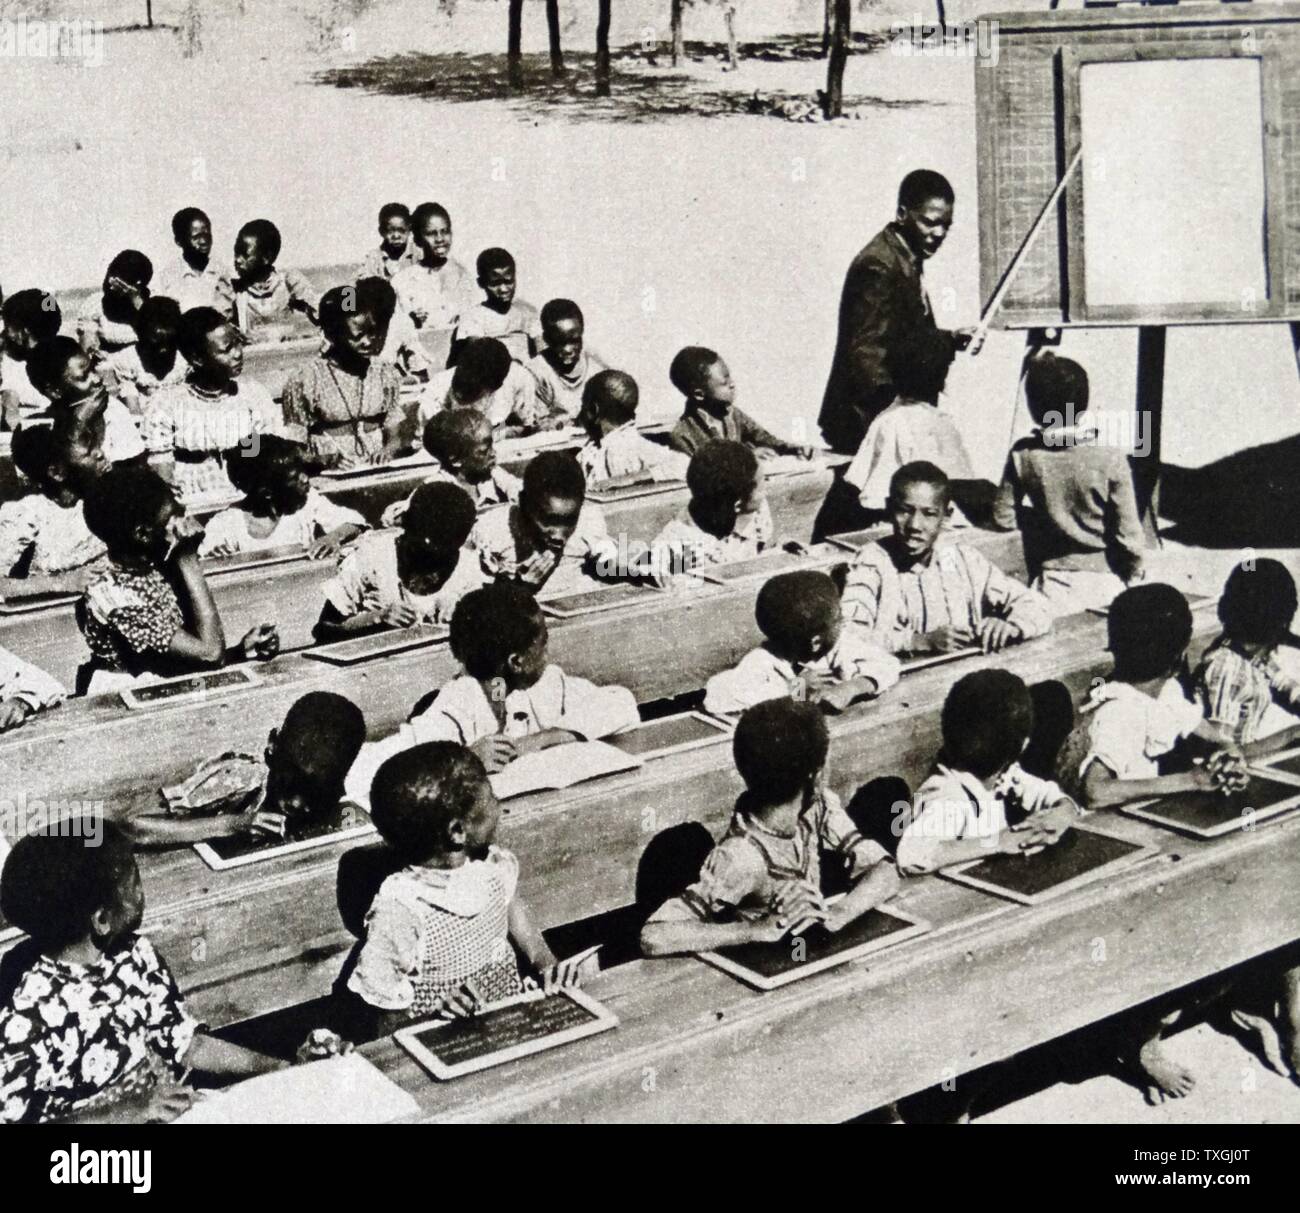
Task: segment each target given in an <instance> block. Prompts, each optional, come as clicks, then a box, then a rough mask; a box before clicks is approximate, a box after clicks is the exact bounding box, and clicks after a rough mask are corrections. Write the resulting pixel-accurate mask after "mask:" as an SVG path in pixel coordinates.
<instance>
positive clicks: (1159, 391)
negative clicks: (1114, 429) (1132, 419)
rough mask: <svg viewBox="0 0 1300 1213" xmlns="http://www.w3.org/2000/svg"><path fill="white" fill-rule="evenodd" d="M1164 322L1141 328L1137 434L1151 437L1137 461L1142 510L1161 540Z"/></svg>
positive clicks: (1148, 530) (1153, 538) (1149, 528)
mask: <svg viewBox="0 0 1300 1213" xmlns="http://www.w3.org/2000/svg"><path fill="white" fill-rule="evenodd" d="M1166 332H1167V330H1166V329H1165V326H1164V325H1163V324H1151V325H1143V326H1142V327H1141V328H1139V329H1138V355H1137V395H1136V408H1137V416H1136V421H1137V434H1138V437H1139V438H1141V437H1142V436H1143V435H1144V434H1145V435H1146V437H1147V444H1146V451H1145V454H1144V455H1142V456H1141V457H1140V458H1138V459H1135V460H1134V461H1133V473H1134V476H1133V479H1134V487H1135V488H1136V490H1137V503H1138V512H1139V513H1140V514H1141V515H1142V525H1143V527H1144V528H1145V530H1146V533H1147V538H1148V539H1149V540H1151V541H1152V542H1154V543H1156V544H1158V543H1159V542H1160V531H1159V518H1160V429H1161V418H1162V414H1163V411H1164V402H1165V336H1166Z"/></svg>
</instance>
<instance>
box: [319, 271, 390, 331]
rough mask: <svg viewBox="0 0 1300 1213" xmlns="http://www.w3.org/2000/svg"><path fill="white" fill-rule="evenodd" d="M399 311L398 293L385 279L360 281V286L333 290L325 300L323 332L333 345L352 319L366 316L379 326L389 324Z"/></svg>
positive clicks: (321, 308)
mask: <svg viewBox="0 0 1300 1213" xmlns="http://www.w3.org/2000/svg"><path fill="white" fill-rule="evenodd" d="M396 310H397V292H396V291H395V290H393V288H392V285H391V284H390V283H389V282H388V281H386V280H385V279H383V278H375V277H368V278H358V279H357V281H356V282H349V283H345V284H343V285H342V286H332V287H330V289H329V290H327V291H326V292H325V294H323V295H322V296H321V301H320V306H319V308H317V313H316V314H317V316H318V317H319V319H320V327H321V332H323V333H324V334H325V336H326V337H327V338H328V339H329V340H330V341H337V340H338V339H339V338H340V337H341V336H342V334H343V331H344V326H345V325H346V324H347V320H348V317H349V316H353V315H356V314H357V313H359V312H365V313H367V314H369V315H371V316H373V317H374V318H375V320H376V322H377V323H379V324H387V323H388V322H389V321H390V320H392V318H393V313H394V312H395V311H396Z"/></svg>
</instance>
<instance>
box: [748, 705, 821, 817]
mask: <svg viewBox="0 0 1300 1213" xmlns="http://www.w3.org/2000/svg"><path fill="white" fill-rule="evenodd" d="M829 749H830V733H829V732H828V731H827V729H826V721H825V719H824V717H823V716H822V713H821V711H820V709H818V707H817V706H816V705H815V704H811V703H796V702H795V701H794V700H793V699H768V700H765V701H764V702H763V703H759V704H755V705H754V706H753V707H752V708H749V709H747V710H746V711H745V713H744V715H742V716H741V718H740V723H739V724H737V725H736V734H735V736H734V737H733V738H732V742H731V752H732V756H733V758H734V759H735V763H736V770H737V771H739V772H740V777H741V779H743V780H744V781H745V787H746V788H748V789H749V795H750V796H751V797H753V798H754V799H755V800H756V801H758V802H759V803H760V804H780V803H782V802H783V801H787V800H790V799H792V798H793V797H795V796H797V795H798V794H799V793H800V792H802V791H804V790H805V789H806V788H807V787H808V785H809V784H810V783H811V782H812V780H813V778H814V777H815V776H816V774H817V772H818V771H820V770H821V769H822V767H824V766H825V765H826V755H827V752H828V751H829Z"/></svg>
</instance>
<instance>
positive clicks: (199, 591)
mask: <svg viewBox="0 0 1300 1213" xmlns="http://www.w3.org/2000/svg"><path fill="white" fill-rule="evenodd" d="M86 525H87V526H89V527H90V530H91V533H92V534H94V535H97V536H98V537H99V538H100V539H102V540H103V542H104V545H105V547H107V548H108V565H107V568H106V569H105V570H104V571H103V572H102V573H101V574H99V575H98V576H97V577H96V578H95V579H94V580H93V581H92V582H91V583H90V585H89V586H88V587H87V589H86V592H85V596H84V597H83V599H82V601H81V603H80V604H79V605H78V609H77V623H78V624H79V626H80V627H81V632H82V635H83V636H84V637H85V640H86V644H87V646H88V647H89V649H90V661H89V662H88V663H87V664H86V665H85V666H83V667H82V670H81V673H80V675H79V677H78V689H79V690H80V691H82V692H83V693H85V694H92V695H96V694H101V693H103V692H106V691H115V690H120V689H121V688H123V687H126V686H131V685H134V684H137V683H141V682H145V681H152V680H155V679H158V678H167V677H170V676H172V675H176V674H186V673H190V672H192V671H196V670H204V669H211V668H213V667H216V666H221V665H224V664H226V663H227V662H228V661H251V660H253V659H255V658H256V659H257V660H269V659H270V658H272V657H274V656H275V654H276V653H277V652H279V650H280V636H279V633H278V632H277V631H276V629H275V627H274V625H272V624H269V623H263V624H260V625H258V626H257V627H255V628H252V629H251V630H250V631H249V632H248V633H247V634H246V635H245V636H244V637H243V639H242V640H240V642H239V644H238V645H237V646H236V647H235V648H234V649H233V650H230V651H229V652H228V651H227V649H226V633H225V630H224V628H223V627H222V624H221V616H220V614H219V613H218V611H217V604H216V603H215V602H214V601H213V599H212V591H211V590H210V589H209V588H208V583H207V582H206V581H205V580H204V577H203V570H202V569H201V568H200V567H199V557H198V547H199V541H200V539H201V538H202V537H203V527H202V525H201V524H200V523H199V522H197V521H196V520H195V519H193V518H187V517H185V515H184V514H183V513H182V512H181V510H180V508H179V507H178V506H177V504H176V497H175V495H174V494H173V493H172V490H171V487H170V486H169V485H168V484H167V483H166V481H164V480H162V479H161V478H160V477H159V476H158V475H157V474H156V473H154V472H152V471H150V470H149V469H148V468H142V467H137V466H132V465H127V466H124V467H115V468H111V469H110V470H109V471H107V472H105V473H104V474H103V476H101V477H100V478H99V480H97V481H96V482H95V483H94V484H93V485H92V486H91V488H90V491H89V492H88V493H87V495H86Z"/></svg>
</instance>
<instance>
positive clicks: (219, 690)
mask: <svg viewBox="0 0 1300 1213" xmlns="http://www.w3.org/2000/svg"><path fill="white" fill-rule="evenodd" d="M231 674H235V675H238V678H237V680H236V681H235V682H232V683H227V684H226V685H224V686H218V687H215V688H213V687H207V686H199V687H196V688H195V689H194V690H192V691H182V692H179V693H177V694H176V695H171V696H165V697H163V698H161V699H154V698H153V697H152V695H151V694H150V692H152V691H155V690H158V689H160V688H165V687H171V686H179V685H181V684H182V683H186V682H194V681H196V680H198V681H200V682H202V681H205V680H206V679H208V678H222V679H224V678H226V677H227V676H228V675H231ZM261 685H262V680H261V678H260V677H258V675H256V674H254V673H253V671H252V670H250V669H249V668H248V667H247V666H242V665H237V666H227V667H225V668H224V669H219V670H207V671H204V672H203V673H201V674H181V675H178V676H177V677H175V678H160V679H158V680H156V681H154V682H146V683H142V684H141V685H140V686H138V687H124V688H123V689H122V690H120V691H119V692H118V696H119V698H120V699H121V700H122V702H123V703H124V704H125V705H126V706H127V707H128V708H130V709H131V710H132V711H149V710H151V709H153V708H166V707H171V706H173V705H174V704H177V703H192V702H193V701H194V700H197V699H203V698H204V697H207V696H223V695H233V694H238V693H239V692H240V691H248V690H252V689H253V688H254V687H258V686H261Z"/></svg>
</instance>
